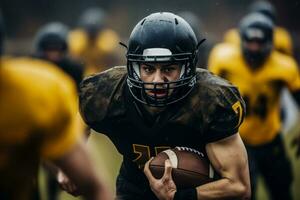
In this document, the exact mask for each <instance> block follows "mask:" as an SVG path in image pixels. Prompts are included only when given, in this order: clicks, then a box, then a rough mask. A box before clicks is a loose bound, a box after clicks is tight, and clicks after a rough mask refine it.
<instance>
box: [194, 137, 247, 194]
mask: <svg viewBox="0 0 300 200" xmlns="http://www.w3.org/2000/svg"><path fill="white" fill-rule="evenodd" d="M206 151H207V155H208V157H209V160H210V161H211V164H212V165H213V167H214V168H215V170H216V171H218V172H219V174H220V175H221V177H222V178H221V179H220V180H217V181H214V182H211V183H208V184H204V185H202V186H199V187H197V188H196V189H197V196H198V199H201V200H202V199H203V200H205V199H250V195H251V189H250V178H249V169H248V159H247V153H246V150H245V147H244V144H243V142H242V140H241V138H240V136H239V134H234V135H232V136H230V137H228V138H225V139H222V140H219V141H217V142H213V143H209V144H207V145H206Z"/></svg>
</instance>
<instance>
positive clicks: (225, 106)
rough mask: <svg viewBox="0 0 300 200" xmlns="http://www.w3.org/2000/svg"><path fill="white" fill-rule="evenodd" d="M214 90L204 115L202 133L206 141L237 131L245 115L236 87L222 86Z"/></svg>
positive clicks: (221, 137)
mask: <svg viewBox="0 0 300 200" xmlns="http://www.w3.org/2000/svg"><path fill="white" fill-rule="evenodd" d="M215 92H216V96H215V98H214V101H213V102H212V103H211V104H210V105H209V106H208V114H207V117H206V120H207V121H206V124H207V125H206V126H207V127H206V129H205V133H204V134H205V140H206V142H207V143H210V142H214V141H217V140H221V139H224V138H226V137H229V136H231V135H233V134H235V133H237V132H238V130H239V127H240V125H241V124H242V122H243V119H244V115H245V103H244V101H243V99H242V97H241V96H240V94H239V91H238V90H237V88H236V87H233V86H231V87H223V88H220V89H219V91H218V90H217V91H215ZM218 93H219V94H218Z"/></svg>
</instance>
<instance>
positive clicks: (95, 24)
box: [78, 7, 106, 38]
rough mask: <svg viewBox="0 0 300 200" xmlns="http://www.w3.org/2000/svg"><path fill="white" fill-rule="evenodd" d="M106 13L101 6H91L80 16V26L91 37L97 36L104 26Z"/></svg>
mask: <svg viewBox="0 0 300 200" xmlns="http://www.w3.org/2000/svg"><path fill="white" fill-rule="evenodd" d="M105 19H106V13H105V11H104V10H102V9H101V8H95V7H94V8H89V9H87V10H85V11H84V12H83V13H82V15H81V16H80V18H79V22H78V26H79V27H81V28H83V29H84V30H85V31H86V32H87V34H88V36H89V37H90V38H95V37H96V36H97V34H98V33H99V31H101V30H102V29H103V27H104V24H105Z"/></svg>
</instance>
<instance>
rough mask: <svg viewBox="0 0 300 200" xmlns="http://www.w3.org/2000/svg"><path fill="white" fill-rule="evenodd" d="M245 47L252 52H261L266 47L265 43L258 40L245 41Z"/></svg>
mask: <svg viewBox="0 0 300 200" xmlns="http://www.w3.org/2000/svg"><path fill="white" fill-rule="evenodd" d="M245 48H247V49H248V50H249V51H251V52H260V51H261V49H263V48H264V45H263V44H262V43H261V42H258V41H248V42H245Z"/></svg>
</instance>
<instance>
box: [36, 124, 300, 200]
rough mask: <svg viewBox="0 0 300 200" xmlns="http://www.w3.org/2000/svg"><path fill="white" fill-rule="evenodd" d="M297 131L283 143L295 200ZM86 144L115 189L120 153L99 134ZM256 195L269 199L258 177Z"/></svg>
mask: <svg viewBox="0 0 300 200" xmlns="http://www.w3.org/2000/svg"><path fill="white" fill-rule="evenodd" d="M298 131H300V125H297V127H295V128H294V129H292V131H290V132H289V133H288V134H286V135H285V143H286V147H287V149H288V153H289V156H290V158H291V161H292V165H293V171H294V183H293V195H294V199H295V200H300V158H299V159H298V160H297V159H296V157H295V151H294V149H292V148H291V145H290V143H291V140H292V138H293V137H294V136H295V135H296V134H297V133H298ZM88 146H89V150H90V153H91V156H92V159H93V161H94V163H95V165H96V166H97V169H98V173H99V175H101V176H102V177H103V178H104V179H105V180H106V183H107V184H109V185H110V187H111V188H112V189H113V190H115V180H116V176H117V173H118V169H119V166H120V162H121V159H122V157H121V155H120V154H118V152H117V151H116V149H115V147H114V146H113V144H112V143H111V142H110V141H109V139H108V138H107V137H106V136H103V135H101V134H91V137H90V138H89V141H88ZM103 165H105V166H103ZM43 177H44V173H43V172H42V173H41V178H40V180H41V181H40V182H41V184H40V185H41V194H42V199H43V200H47V198H46V195H45V194H46V192H47V191H46V189H45V181H44V178H43ZM257 195H258V199H259V200H268V199H269V198H268V194H267V192H266V190H265V187H264V184H263V181H262V179H260V181H259V185H258V193H257ZM59 199H60V200H76V199H77V200H78V199H80V198H74V197H72V196H70V195H68V194H66V193H65V192H61V193H60V196H59Z"/></svg>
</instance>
